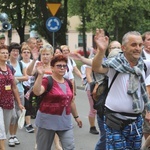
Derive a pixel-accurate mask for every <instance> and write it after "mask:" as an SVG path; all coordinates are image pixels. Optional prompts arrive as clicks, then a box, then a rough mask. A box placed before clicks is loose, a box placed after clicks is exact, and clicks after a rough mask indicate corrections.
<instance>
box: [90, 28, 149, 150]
mask: <svg viewBox="0 0 150 150" xmlns="http://www.w3.org/2000/svg"><path fill="white" fill-rule="evenodd" d="M95 42H96V44H97V47H98V48H97V50H98V52H97V54H96V56H95V57H94V59H93V63H92V68H93V70H94V71H96V72H98V73H103V74H106V75H107V76H108V77H109V85H110V83H111V81H112V79H113V77H114V75H115V73H116V71H118V72H119V74H118V76H117V77H116V79H115V81H114V83H113V85H112V87H111V89H110V91H109V93H108V95H107V98H106V102H105V107H106V109H105V110H106V111H105V116H104V127H105V130H106V150H109V149H132V150H133V149H140V148H141V143H142V124H143V118H142V115H141V114H142V112H143V109H144V105H145V107H146V119H148V121H150V113H149V112H150V101H149V100H148V97H147V92H146V87H145V83H144V79H145V76H147V75H148V74H149V73H150V61H143V60H142V58H141V52H142V44H143V41H142V38H141V34H140V33H139V32H136V31H131V32H128V33H126V34H125V35H124V36H123V39H122V51H123V53H121V54H120V55H117V56H116V57H114V58H112V59H109V60H106V61H105V62H104V63H102V58H103V56H104V54H105V51H106V49H107V47H108V42H109V38H108V37H107V36H105V34H104V30H103V29H100V30H99V31H98V32H97V33H96V35H95ZM144 63H145V65H146V68H147V69H146V72H145V71H144Z"/></svg>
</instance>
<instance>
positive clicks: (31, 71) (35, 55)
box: [26, 51, 39, 76]
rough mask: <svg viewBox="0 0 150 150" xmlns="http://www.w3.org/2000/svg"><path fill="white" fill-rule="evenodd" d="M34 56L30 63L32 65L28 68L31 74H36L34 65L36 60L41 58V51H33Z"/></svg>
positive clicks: (28, 73)
mask: <svg viewBox="0 0 150 150" xmlns="http://www.w3.org/2000/svg"><path fill="white" fill-rule="evenodd" d="M32 57H33V60H32V62H31V63H30V65H29V66H28V67H27V69H26V73H27V75H29V76H32V75H34V73H35V72H36V71H35V70H34V65H35V63H36V61H37V60H38V58H39V52H37V51H36V52H32Z"/></svg>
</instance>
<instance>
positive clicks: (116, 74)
mask: <svg viewBox="0 0 150 150" xmlns="http://www.w3.org/2000/svg"><path fill="white" fill-rule="evenodd" d="M118 74H119V72H118V71H116V73H115V75H114V77H113V79H112V81H111V84H110V86H109V88H108V92H109V90H110V88H111V86H112V84H113V83H114V81H115V79H116V77H117V76H118Z"/></svg>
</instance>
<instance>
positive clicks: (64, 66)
mask: <svg viewBox="0 0 150 150" xmlns="http://www.w3.org/2000/svg"><path fill="white" fill-rule="evenodd" d="M56 67H57V68H58V69H62V68H63V69H67V65H61V64H60V65H56Z"/></svg>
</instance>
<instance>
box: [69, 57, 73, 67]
mask: <svg viewBox="0 0 150 150" xmlns="http://www.w3.org/2000/svg"><path fill="white" fill-rule="evenodd" d="M69 59H70V62H71V65H72V66H73V60H72V58H69Z"/></svg>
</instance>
